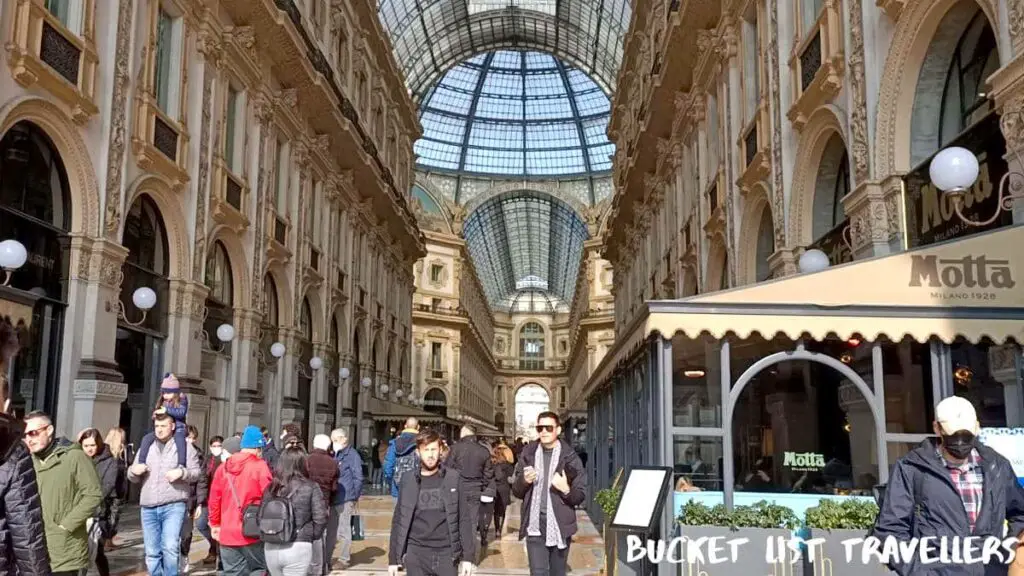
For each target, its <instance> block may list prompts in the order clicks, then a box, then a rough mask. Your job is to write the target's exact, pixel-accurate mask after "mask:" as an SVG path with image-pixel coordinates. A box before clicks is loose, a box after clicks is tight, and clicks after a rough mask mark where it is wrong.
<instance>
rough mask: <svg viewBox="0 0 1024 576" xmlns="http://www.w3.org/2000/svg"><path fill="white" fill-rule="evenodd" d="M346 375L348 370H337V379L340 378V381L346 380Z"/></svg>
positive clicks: (343, 368) (344, 368)
mask: <svg viewBox="0 0 1024 576" xmlns="http://www.w3.org/2000/svg"><path fill="white" fill-rule="evenodd" d="M348 375H349V371H348V368H346V367H342V369H341V370H338V377H339V378H341V379H342V380H348Z"/></svg>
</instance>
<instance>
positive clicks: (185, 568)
mask: <svg viewBox="0 0 1024 576" xmlns="http://www.w3.org/2000/svg"><path fill="white" fill-rule="evenodd" d="M178 572H180V573H181V574H188V572H189V565H188V558H187V557H186V556H179V557H178Z"/></svg>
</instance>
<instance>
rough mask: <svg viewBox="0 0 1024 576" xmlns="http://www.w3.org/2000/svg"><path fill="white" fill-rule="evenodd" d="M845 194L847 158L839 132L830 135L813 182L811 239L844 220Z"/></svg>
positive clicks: (816, 239) (846, 186)
mask: <svg viewBox="0 0 1024 576" xmlns="http://www.w3.org/2000/svg"><path fill="white" fill-rule="evenodd" d="M849 193H850V160H849V157H848V156H847V154H846V144H845V143H844V142H843V139H842V137H840V136H839V134H833V135H832V136H831V137H830V138H829V140H828V142H827V143H826V144H825V150H824V152H822V154H821V159H820V160H819V162H818V175H817V178H816V179H815V181H814V204H813V211H814V212H813V220H812V225H811V236H812V238H813V239H814V241H815V242H816V241H818V240H820V239H821V238H822V237H823V236H825V235H827V234H828V233H829V232H832V231H833V230H834V229H835V228H836V227H837V226H839V225H840V224H842V223H843V222H844V221H846V212H845V210H844V209H843V198H845V197H846V195H847V194H849Z"/></svg>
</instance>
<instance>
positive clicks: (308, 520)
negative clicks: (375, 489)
mask: <svg viewBox="0 0 1024 576" xmlns="http://www.w3.org/2000/svg"><path fill="white" fill-rule="evenodd" d="M274 499H283V500H285V501H286V502H287V505H286V507H287V508H290V514H288V515H289V516H290V517H291V521H292V527H293V532H294V533H293V534H291V535H290V536H291V538H290V541H288V542H266V543H265V544H264V553H265V554H266V558H267V571H268V572H270V574H271V575H272V576H306V574H307V573H309V571H310V565H311V564H312V561H313V556H314V552H313V551H314V549H315V548H316V546H317V543H318V542H319V541H320V540H321V538H323V534H324V528H326V527H327V515H328V514H327V502H326V501H325V500H324V496H323V491H322V490H321V489H320V486H319V485H317V483H316V482H314V481H313V480H311V479H310V478H309V470H308V467H307V462H306V452H305V450H303V449H302V448H299V447H295V446H293V447H291V448H285V449H284V450H283V451H282V452H281V454H280V455H279V456H278V459H277V468H275V469H274V478H273V481H272V482H271V483H270V485H269V486H267V489H266V490H265V491H264V492H263V505H264V508H262V509H261V518H266V517H267V513H266V512H265V511H266V510H267V509H268V508H267V506H269V503H270V502H271V501H272V500H274Z"/></svg>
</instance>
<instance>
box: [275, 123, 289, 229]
mask: <svg viewBox="0 0 1024 576" xmlns="http://www.w3.org/2000/svg"><path fill="white" fill-rule="evenodd" d="M274 168H275V171H276V172H277V178H276V179H275V181H274V198H275V200H274V206H275V207H276V208H277V213H278V215H279V216H285V215H286V214H288V178H289V176H290V175H289V174H288V145H287V144H286V143H284V142H282V141H281V140H278V141H277V150H275V160H274Z"/></svg>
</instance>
